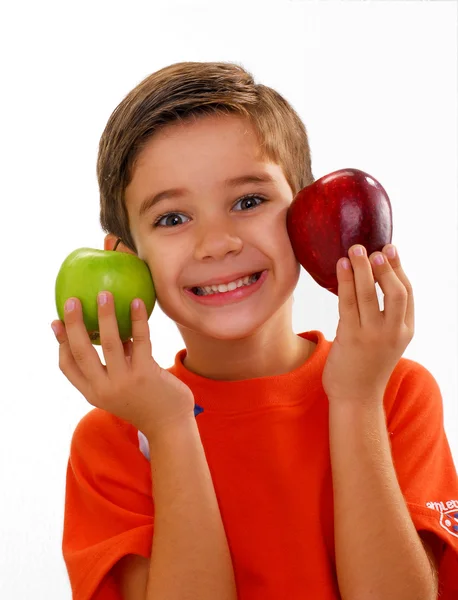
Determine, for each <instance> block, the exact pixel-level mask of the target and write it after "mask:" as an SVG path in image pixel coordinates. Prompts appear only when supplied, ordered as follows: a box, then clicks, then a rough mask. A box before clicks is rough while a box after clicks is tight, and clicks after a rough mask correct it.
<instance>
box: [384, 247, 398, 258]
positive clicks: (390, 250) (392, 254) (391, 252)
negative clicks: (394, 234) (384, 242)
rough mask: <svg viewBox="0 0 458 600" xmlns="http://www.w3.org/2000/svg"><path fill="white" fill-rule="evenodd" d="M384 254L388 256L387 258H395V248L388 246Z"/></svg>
mask: <svg viewBox="0 0 458 600" xmlns="http://www.w3.org/2000/svg"><path fill="white" fill-rule="evenodd" d="M385 254H386V255H387V256H388V258H394V257H395V256H396V246H388V248H387V249H386V252H385Z"/></svg>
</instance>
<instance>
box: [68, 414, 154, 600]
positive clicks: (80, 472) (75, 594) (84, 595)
mask: <svg viewBox="0 0 458 600" xmlns="http://www.w3.org/2000/svg"><path fill="white" fill-rule="evenodd" d="M137 434H138V432H137V431H136V429H135V428H134V427H132V426H131V425H130V424H129V423H126V422H124V421H122V420H120V419H118V418H116V417H114V416H113V415H111V414H110V413H108V412H106V411H103V410H100V409H94V410H91V411H90V412H89V413H88V414H87V415H85V416H84V417H83V419H82V420H81V421H80V422H79V423H78V425H77V427H76V429H75V432H74V434H73V437H72V442H71V448H70V457H69V461H68V466H67V478H66V491H65V510H64V529H63V540H62V552H63V557H64V561H65V564H66V567H67V572H68V576H69V580H70V585H71V589H72V598H73V599H74V600H122V599H121V596H120V594H119V591H118V590H117V588H116V586H115V585H114V581H113V578H112V576H111V574H110V570H111V568H112V567H113V566H114V565H115V564H116V562H118V560H119V559H121V558H122V557H123V556H125V555H127V554H138V555H140V556H144V557H145V558H149V557H150V556H151V546H152V535H153V499H152V484H151V470H150V463H149V461H148V460H147V458H145V456H144V455H143V454H142V452H141V451H140V449H139V442H138V435H137Z"/></svg>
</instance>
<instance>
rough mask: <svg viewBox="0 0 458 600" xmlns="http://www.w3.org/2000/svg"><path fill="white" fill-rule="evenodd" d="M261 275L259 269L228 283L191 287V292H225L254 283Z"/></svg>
mask: <svg viewBox="0 0 458 600" xmlns="http://www.w3.org/2000/svg"><path fill="white" fill-rule="evenodd" d="M261 275H262V271H259V272H258V273H253V274H252V275H247V276H246V277H243V278H241V279H239V280H237V282H235V281H234V282H231V283H229V285H226V284H224V283H222V284H218V285H212V286H207V285H206V286H204V287H198V286H196V287H192V288H191V292H192V293H193V294H195V295H196V296H212V295H214V294H224V293H225V292H232V291H234V290H236V289H238V288H241V287H247V286H250V285H252V284H253V283H256V281H258V279H259V278H260V277H261Z"/></svg>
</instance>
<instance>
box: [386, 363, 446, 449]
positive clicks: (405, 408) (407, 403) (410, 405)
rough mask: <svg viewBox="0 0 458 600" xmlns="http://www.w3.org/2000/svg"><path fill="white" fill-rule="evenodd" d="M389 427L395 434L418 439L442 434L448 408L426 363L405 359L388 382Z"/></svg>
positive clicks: (387, 411)
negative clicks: (444, 405) (403, 434)
mask: <svg viewBox="0 0 458 600" xmlns="http://www.w3.org/2000/svg"><path fill="white" fill-rule="evenodd" d="M384 405H385V413H386V418H387V425H388V428H389V430H390V431H391V432H393V433H395V432H396V431H397V432H401V431H404V432H406V431H407V430H408V431H410V432H411V436H413V437H412V440H413V439H414V438H415V436H420V437H421V436H424V435H425V432H428V436H429V435H430V434H432V433H433V432H436V433H437V434H438V435H439V434H440V435H442V431H443V419H444V407H443V400H442V394H441V390H440V386H439V384H438V382H437V381H436V379H435V377H434V375H433V374H432V373H431V372H430V371H429V370H428V369H427V368H426V367H425V366H424V365H422V364H420V363H419V362H417V361H415V360H411V359H408V358H401V359H400V361H399V362H398V364H397V365H396V367H395V369H394V371H393V373H392V376H391V378H390V380H389V382H388V385H387V387H386V390H385V397H384Z"/></svg>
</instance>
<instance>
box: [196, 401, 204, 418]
mask: <svg viewBox="0 0 458 600" xmlns="http://www.w3.org/2000/svg"><path fill="white" fill-rule="evenodd" d="M201 412H204V409H203V408H202V407H201V406H199V405H198V404H195V405H194V416H195V417H197V415H200V413H201Z"/></svg>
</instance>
